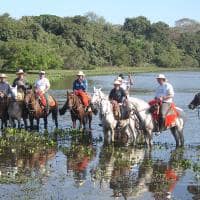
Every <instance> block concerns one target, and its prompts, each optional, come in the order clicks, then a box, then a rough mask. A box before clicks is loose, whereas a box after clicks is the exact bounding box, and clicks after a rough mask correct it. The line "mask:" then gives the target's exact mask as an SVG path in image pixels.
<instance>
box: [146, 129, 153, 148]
mask: <svg viewBox="0 0 200 200" xmlns="http://www.w3.org/2000/svg"><path fill="white" fill-rule="evenodd" d="M144 134H145V143H146V145H147V148H150V149H151V148H152V146H153V143H152V131H151V130H145V133H144Z"/></svg>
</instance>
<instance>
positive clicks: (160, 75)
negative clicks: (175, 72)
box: [156, 74, 166, 80]
mask: <svg viewBox="0 0 200 200" xmlns="http://www.w3.org/2000/svg"><path fill="white" fill-rule="evenodd" d="M156 78H157V79H165V80H166V77H165V75H164V74H159V75H158V76H157V77H156Z"/></svg>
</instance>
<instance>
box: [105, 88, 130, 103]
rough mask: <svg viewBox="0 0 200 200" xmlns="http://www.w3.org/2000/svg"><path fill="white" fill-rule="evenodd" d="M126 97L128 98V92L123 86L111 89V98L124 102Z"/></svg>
mask: <svg viewBox="0 0 200 200" xmlns="http://www.w3.org/2000/svg"><path fill="white" fill-rule="evenodd" d="M125 98H126V92H125V90H124V89H123V88H121V87H120V88H119V90H116V89H115V88H113V89H112V90H111V91H110V94H109V99H110V100H115V101H117V102H118V103H122V102H123V100H124V99H125Z"/></svg>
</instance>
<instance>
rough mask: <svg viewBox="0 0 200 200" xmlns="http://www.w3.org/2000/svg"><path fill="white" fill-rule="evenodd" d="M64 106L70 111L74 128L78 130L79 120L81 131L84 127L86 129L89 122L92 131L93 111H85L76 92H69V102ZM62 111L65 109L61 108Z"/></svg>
mask: <svg viewBox="0 0 200 200" xmlns="http://www.w3.org/2000/svg"><path fill="white" fill-rule="evenodd" d="M64 106H66V108H69V110H70V113H71V119H72V123H73V128H76V120H79V122H80V125H79V129H81V128H82V126H83V128H84V129H85V128H86V124H87V122H89V129H91V122H92V111H91V110H88V111H85V108H84V105H83V103H82V102H81V100H80V98H79V97H78V96H77V95H76V94H75V93H74V92H71V93H69V92H67V101H66V103H65V105H64ZM62 109H63V108H61V110H62ZM60 114H61V113H60ZM63 114H64V113H63Z"/></svg>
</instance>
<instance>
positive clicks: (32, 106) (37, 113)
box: [24, 90, 58, 131]
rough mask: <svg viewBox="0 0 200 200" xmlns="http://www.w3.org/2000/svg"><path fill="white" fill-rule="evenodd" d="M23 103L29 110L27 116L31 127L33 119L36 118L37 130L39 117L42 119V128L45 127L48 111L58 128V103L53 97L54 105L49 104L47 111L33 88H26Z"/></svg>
mask: <svg viewBox="0 0 200 200" xmlns="http://www.w3.org/2000/svg"><path fill="white" fill-rule="evenodd" d="M24 100H25V104H26V106H27V108H28V111H29V117H30V127H31V129H33V120H34V119H36V120H37V130H38V131H39V123H40V118H43V119H44V128H45V129H47V124H48V121H47V117H48V115H49V114H50V113H52V119H53V120H54V121H55V126H56V128H58V103H57V102H56V100H55V99H53V100H54V102H55V105H54V106H51V105H49V110H48V112H45V111H44V108H43V107H42V106H41V103H40V100H39V98H38V96H37V95H36V94H35V92H34V91H33V90H27V92H26V94H25V98H24Z"/></svg>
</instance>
